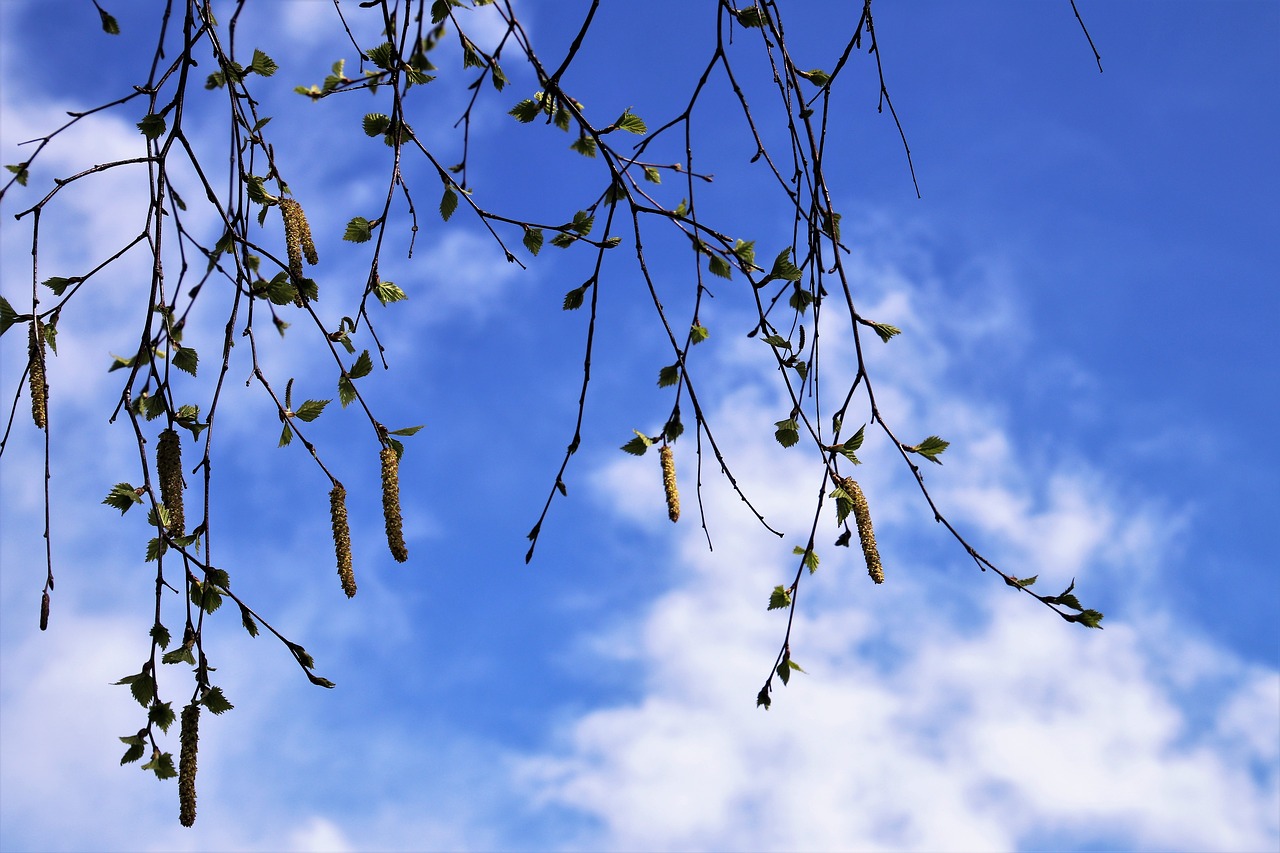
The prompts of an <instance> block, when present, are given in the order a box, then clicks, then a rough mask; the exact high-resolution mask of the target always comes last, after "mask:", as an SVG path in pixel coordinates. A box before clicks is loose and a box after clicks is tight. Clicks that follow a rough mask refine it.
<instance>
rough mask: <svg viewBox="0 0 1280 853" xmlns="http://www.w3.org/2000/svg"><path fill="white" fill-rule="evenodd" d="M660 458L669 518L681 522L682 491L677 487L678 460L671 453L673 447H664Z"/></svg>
mask: <svg viewBox="0 0 1280 853" xmlns="http://www.w3.org/2000/svg"><path fill="white" fill-rule="evenodd" d="M658 458H659V459H660V460H661V461H662V490H663V491H664V492H666V495H667V518H669V519H671V520H672V521H679V520H680V489H679V488H677V487H676V460H675V456H674V455H673V454H672V452H671V445H669V444H664V445H662V449H661V450H659V451H658Z"/></svg>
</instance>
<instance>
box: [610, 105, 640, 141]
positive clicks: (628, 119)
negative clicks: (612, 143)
mask: <svg viewBox="0 0 1280 853" xmlns="http://www.w3.org/2000/svg"><path fill="white" fill-rule="evenodd" d="M613 126H614V127H615V128H617V129H618V130H625V131H626V132H627V133H637V134H640V135H644V134H646V133H648V132H649V128H648V127H646V126H645V123H644V119H642V118H640V116H638V115H636V114H635V113H633V112H631V107H627V109H626V111H624V112H623V113H622V115H620V116H618V120H617V121H615V122H614V123H613Z"/></svg>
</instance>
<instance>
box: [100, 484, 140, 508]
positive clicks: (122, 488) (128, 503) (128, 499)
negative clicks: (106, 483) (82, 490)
mask: <svg viewBox="0 0 1280 853" xmlns="http://www.w3.org/2000/svg"><path fill="white" fill-rule="evenodd" d="M102 502H103V503H104V504H106V505H107V506H110V507H115V508H116V509H118V510H120V514H121V515H124V514H125V513H126V512H128V511H129V510H130V509H131V508H132V507H133V505H134V504H140V503H142V497H141V496H140V495H139V494H138V491H137V489H135V488H134V487H133V486H131V485H129V484H128V483H116V484H115V486H113V487H112V488H111V491H110V492H109V493H108V494H107V496H106V497H105V498H103V499H102Z"/></svg>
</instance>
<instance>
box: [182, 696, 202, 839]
mask: <svg viewBox="0 0 1280 853" xmlns="http://www.w3.org/2000/svg"><path fill="white" fill-rule="evenodd" d="M178 743H179V744H180V746H181V751H180V752H179V754H178V820H179V821H181V822H182V825H183V826H191V825H192V824H194V823H195V822H196V754H197V753H198V752H199V749H200V706H199V705H197V704H196V703H195V702H192V703H191V704H190V705H187V706H186V707H185V708H183V709H182V730H181V732H180V733H179V735H178Z"/></svg>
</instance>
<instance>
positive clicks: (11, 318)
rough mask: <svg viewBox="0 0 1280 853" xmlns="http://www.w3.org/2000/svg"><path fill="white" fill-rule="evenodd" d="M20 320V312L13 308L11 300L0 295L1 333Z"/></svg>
mask: <svg viewBox="0 0 1280 853" xmlns="http://www.w3.org/2000/svg"><path fill="white" fill-rule="evenodd" d="M16 322H18V312H17V311H14V310H13V306H12V305H10V304H9V300H8V299H5V298H4V297H3V296H0V335H3V334H4V333H5V332H7V331H9V327H10V326H12V325H13V324H14V323H16Z"/></svg>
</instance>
